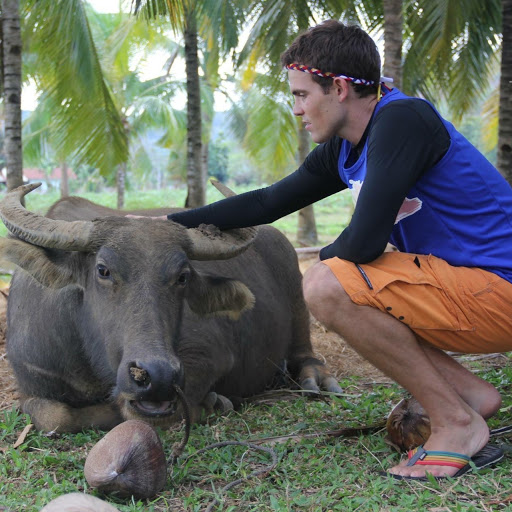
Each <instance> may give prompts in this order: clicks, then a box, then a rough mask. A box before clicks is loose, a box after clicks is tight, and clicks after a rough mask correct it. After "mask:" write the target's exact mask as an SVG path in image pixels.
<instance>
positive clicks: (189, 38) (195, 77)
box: [184, 8, 206, 208]
mask: <svg viewBox="0 0 512 512" xmlns="http://www.w3.org/2000/svg"><path fill="white" fill-rule="evenodd" d="M185 17H186V20H185V34H184V35H185V69H186V73H187V189H188V191H187V199H186V201H185V206H186V207H188V208H196V207H198V206H202V205H204V204H205V203H206V194H205V181H204V180H203V171H202V159H201V156H202V151H201V147H202V142H201V93H200V86H199V57H198V52H197V21H196V14H195V12H194V10H193V8H187V12H186V14H185Z"/></svg>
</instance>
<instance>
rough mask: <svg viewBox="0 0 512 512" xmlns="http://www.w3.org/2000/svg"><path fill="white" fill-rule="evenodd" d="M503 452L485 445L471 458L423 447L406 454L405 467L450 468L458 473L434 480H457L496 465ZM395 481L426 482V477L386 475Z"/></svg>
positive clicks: (493, 446)
mask: <svg viewBox="0 0 512 512" xmlns="http://www.w3.org/2000/svg"><path fill="white" fill-rule="evenodd" d="M503 455H504V452H503V450H502V449H501V448H500V447H499V446H495V445H492V444H487V445H485V446H484V447H483V448H482V449H481V450H480V451H479V452H478V453H476V454H475V455H473V457H468V456H467V455H462V454H460V453H454V452H440V451H427V450H425V449H424V448H423V446H418V448H415V449H414V450H410V451H409V453H408V454H407V456H408V458H409V461H408V462H407V466H415V465H429V466H452V467H454V468H457V469H458V471H457V473H455V475H453V476H452V477H444V476H437V477H434V478H436V479H444V478H457V477H459V476H462V475H464V474H465V473H467V472H468V471H471V470H472V469H476V470H478V469H482V468H485V467H487V466H492V465H493V464H496V463H497V462H499V461H500V460H501V459H502V458H503ZM386 474H387V475H389V476H392V477H393V478H395V479H397V480H427V478H426V477H414V476H402V475H395V474H393V473H389V472H387V473H386Z"/></svg>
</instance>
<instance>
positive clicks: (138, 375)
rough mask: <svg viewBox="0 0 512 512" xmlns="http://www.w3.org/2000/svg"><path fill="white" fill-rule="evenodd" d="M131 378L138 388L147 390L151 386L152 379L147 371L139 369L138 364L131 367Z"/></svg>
mask: <svg viewBox="0 0 512 512" xmlns="http://www.w3.org/2000/svg"><path fill="white" fill-rule="evenodd" d="M129 371H130V376H131V378H132V379H133V381H134V382H135V384H137V386H140V387H144V388H147V387H148V386H149V385H150V384H151V377H150V376H149V373H148V371H147V370H144V368H140V367H138V366H137V365H136V364H132V365H131V366H130V370H129Z"/></svg>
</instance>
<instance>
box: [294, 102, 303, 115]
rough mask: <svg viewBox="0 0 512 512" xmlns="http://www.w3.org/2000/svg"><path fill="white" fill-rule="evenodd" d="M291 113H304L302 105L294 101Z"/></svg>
mask: <svg viewBox="0 0 512 512" xmlns="http://www.w3.org/2000/svg"><path fill="white" fill-rule="evenodd" d="M293 115H295V116H302V115H304V109H303V108H302V106H300V105H299V104H298V102H295V103H294V105H293Z"/></svg>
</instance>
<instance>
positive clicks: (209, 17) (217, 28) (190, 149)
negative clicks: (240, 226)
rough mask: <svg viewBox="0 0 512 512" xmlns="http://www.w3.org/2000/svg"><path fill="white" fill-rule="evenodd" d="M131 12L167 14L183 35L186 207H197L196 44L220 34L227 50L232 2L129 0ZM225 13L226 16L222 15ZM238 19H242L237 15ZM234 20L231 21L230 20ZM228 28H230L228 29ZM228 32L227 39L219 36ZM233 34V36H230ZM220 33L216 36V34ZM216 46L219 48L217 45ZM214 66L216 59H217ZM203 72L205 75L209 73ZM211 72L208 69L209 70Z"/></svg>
mask: <svg viewBox="0 0 512 512" xmlns="http://www.w3.org/2000/svg"><path fill="white" fill-rule="evenodd" d="M132 5H133V7H134V12H135V13H140V14H141V15H142V16H144V17H146V18H154V17H157V16H159V15H162V14H165V15H168V16H170V22H171V26H172V28H173V29H174V30H176V31H178V30H179V31H181V32H182V33H183V34H184V40H185V64H186V73H187V188H188V193H187V199H186V205H185V206H188V207H196V206H201V205H203V204H204V203H205V197H206V194H205V185H206V179H205V177H206V172H205V169H204V164H203V162H204V160H205V158H204V156H205V152H204V150H203V139H204V138H205V137H203V134H202V129H203V127H204V116H203V115H202V114H201V92H200V89H201V85H200V83H201V81H200V78H199V67H200V66H199V63H200V59H199V46H200V44H201V43H204V42H205V41H208V42H209V45H210V46H211V45H212V41H214V42H215V44H217V43H218V41H219V39H218V38H219V37H221V40H222V42H223V43H224V44H223V45H222V49H223V50H224V52H225V51H229V50H230V49H232V48H234V47H235V46H236V44H237V41H238V30H237V29H238V27H239V26H240V23H241V22H240V20H237V19H236V17H235V16H233V13H238V12H239V10H238V8H237V2H236V1H234V0H233V1H226V2H218V1H215V0H212V1H211V2H197V1H195V0H183V1H181V2H180V1H178V0H175V1H173V2H171V1H168V0H133V2H132ZM226 13H228V15H227V16H226ZM240 19H243V18H242V17H240ZM233 22H234V23H233ZM228 27H232V28H234V30H232V29H231V30H230V29H229V28H228ZM222 34H230V36H231V37H230V38H227V37H226V38H222ZM233 34H234V37H233ZM219 35H220V36H219ZM218 48H219V49H220V48H221V47H218ZM217 65H218V59H217ZM203 71H206V73H205V75H206V76H208V75H211V73H208V71H209V70H207V69H206V68H204V69H203ZM210 71H211V70H210Z"/></svg>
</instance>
